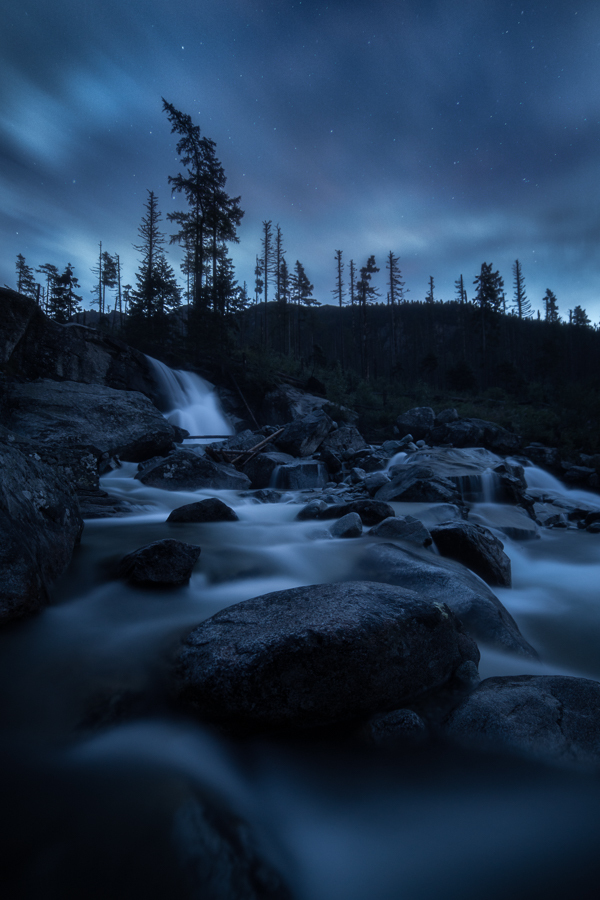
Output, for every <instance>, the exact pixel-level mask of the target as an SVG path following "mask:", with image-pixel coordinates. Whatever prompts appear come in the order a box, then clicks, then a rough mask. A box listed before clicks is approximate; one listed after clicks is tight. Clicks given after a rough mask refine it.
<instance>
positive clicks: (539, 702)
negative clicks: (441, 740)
mask: <svg viewBox="0 0 600 900" xmlns="http://www.w3.org/2000/svg"><path fill="white" fill-rule="evenodd" d="M599 710H600V684H598V682H597V681H590V680H588V679H587V678H572V677H569V676H565V675H516V676H514V675H513V676H505V677H496V678H487V679H486V680H485V681H482V682H481V684H480V685H479V687H478V688H477V689H476V690H475V691H474V692H473V693H472V694H471V695H470V696H469V697H468V698H467V699H466V700H465V701H464V702H463V703H462V704H461V705H460V706H459V707H458V709H456V710H455V712H454V713H453V714H452V715H451V717H450V719H449V721H448V724H447V731H448V733H449V734H450V735H451V736H452V737H454V738H456V739H458V740H459V741H460V742H461V743H463V744H467V745H468V746H486V747H488V748H490V749H493V750H498V749H500V748H504V749H509V750H513V751H517V752H519V753H524V754H526V755H528V756H535V757H538V758H541V759H544V760H546V761H549V762H557V763H564V764H568V765H572V764H575V765H583V766H592V767H594V768H595V769H598V768H599V767H600V715H599V714H598V711H599Z"/></svg>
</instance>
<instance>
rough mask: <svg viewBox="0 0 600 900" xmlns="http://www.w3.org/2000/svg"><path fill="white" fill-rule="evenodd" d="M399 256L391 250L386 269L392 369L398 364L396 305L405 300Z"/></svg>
mask: <svg viewBox="0 0 600 900" xmlns="http://www.w3.org/2000/svg"><path fill="white" fill-rule="evenodd" d="M398 262H399V257H397V256H396V255H395V254H394V253H393V252H392V251H391V250H390V252H389V253H388V257H387V262H386V269H387V270H388V303H389V305H390V329H391V345H392V370H395V369H396V366H397V364H398V334H397V332H398V325H397V322H396V307H397V306H398V305H399V304H400V303H402V301H403V300H404V282H403V281H402V273H401V271H400V268H399V266H398Z"/></svg>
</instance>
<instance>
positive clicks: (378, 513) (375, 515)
mask: <svg viewBox="0 0 600 900" xmlns="http://www.w3.org/2000/svg"><path fill="white" fill-rule="evenodd" d="M353 512H355V513H358V515H359V516H360V518H361V520H362V523H363V525H367V526H369V525H377V523H378V522H381V521H382V520H383V519H387V518H389V517H390V516H395V515H396V513H395V512H394V507H393V506H390V504H389V503H382V502H381V500H352V501H351V502H350V503H334V504H333V505H332V506H327V507H325V509H322V510H321V511H320V513H319V514H318V516H317V518H319V519H339V518H341V516H345V515H347V514H348V513H353Z"/></svg>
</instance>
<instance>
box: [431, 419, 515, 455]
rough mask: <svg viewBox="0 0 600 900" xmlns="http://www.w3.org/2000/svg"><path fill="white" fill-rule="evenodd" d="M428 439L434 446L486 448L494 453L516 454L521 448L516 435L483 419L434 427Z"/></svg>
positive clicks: (460, 420) (465, 420) (464, 420)
mask: <svg viewBox="0 0 600 900" xmlns="http://www.w3.org/2000/svg"><path fill="white" fill-rule="evenodd" d="M430 437H431V441H433V442H434V443H436V444H453V445H454V446H455V447H486V448H487V449H488V450H493V451H495V452H496V453H516V452H517V451H518V450H519V448H520V446H521V438H520V436H519V435H518V434H514V433H513V432H511V431H507V430H506V428H502V426H501V425H496V423H495V422H488V421H486V420H485V419H459V420H458V422H447V423H445V424H444V425H436V427H435V428H434V430H433V431H432V432H431V436H430Z"/></svg>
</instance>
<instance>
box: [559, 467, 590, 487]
mask: <svg viewBox="0 0 600 900" xmlns="http://www.w3.org/2000/svg"><path fill="white" fill-rule="evenodd" d="M595 473H596V470H595V469H592V468H590V467H589V466H568V467H567V468H566V469H565V471H564V473H563V478H564V480H565V481H567V482H569V484H587V483H588V482H589V479H590V477H591V476H592V475H595Z"/></svg>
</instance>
